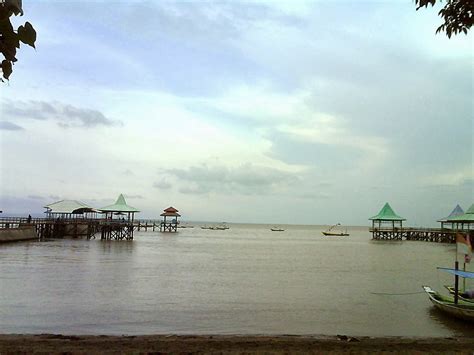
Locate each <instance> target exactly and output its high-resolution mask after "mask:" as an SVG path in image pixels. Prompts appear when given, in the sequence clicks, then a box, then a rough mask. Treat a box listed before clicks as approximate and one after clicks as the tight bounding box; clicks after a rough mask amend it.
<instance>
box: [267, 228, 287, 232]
mask: <svg viewBox="0 0 474 355" xmlns="http://www.w3.org/2000/svg"><path fill="white" fill-rule="evenodd" d="M270 230H271V231H272V232H284V231H285V230H284V229H281V228H278V227H273V228H270Z"/></svg>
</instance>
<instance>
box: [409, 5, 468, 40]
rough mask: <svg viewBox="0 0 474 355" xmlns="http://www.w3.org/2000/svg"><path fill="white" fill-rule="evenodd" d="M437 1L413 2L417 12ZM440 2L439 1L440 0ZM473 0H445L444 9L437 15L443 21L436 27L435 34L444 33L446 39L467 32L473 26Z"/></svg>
mask: <svg viewBox="0 0 474 355" xmlns="http://www.w3.org/2000/svg"><path fill="white" fill-rule="evenodd" d="M436 1H437V0H415V4H416V5H417V8H416V9H417V10H418V9H420V8H422V7H428V5H431V6H434V5H435V4H436ZM440 1H441V0H440ZM473 13H474V0H447V1H446V4H445V5H444V7H443V8H442V9H441V10H440V11H439V13H438V15H439V16H441V17H442V18H443V20H444V23H443V24H442V25H441V26H439V27H438V29H437V30H436V33H438V32H443V31H444V32H446V35H447V36H448V38H451V35H453V34H454V35H457V34H458V33H461V32H464V33H465V34H467V31H469V29H470V28H471V26H472V24H473V22H474V21H473Z"/></svg>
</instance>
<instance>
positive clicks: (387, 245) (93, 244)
mask: <svg viewBox="0 0 474 355" xmlns="http://www.w3.org/2000/svg"><path fill="white" fill-rule="evenodd" d="M269 228H270V226H265V225H231V229H229V230H225V231H212V230H202V229H200V228H199V226H198V225H196V227H195V228H194V229H181V230H180V232H179V233H178V234H176V235H170V234H160V233H158V232H139V233H136V235H135V240H134V241H132V242H126V241H120V242H117V241H111V242H103V241H100V240H91V241H87V240H55V241H48V242H31V243H18V244H9V245H0V291H1V292H0V333H64V334H67V333H75V334H152V333H181V334H186V333H199V334H204V333H221V334H236V333H238V334H328V335H331V334H351V335H373V336H384V335H389V336H453V335H458V336H474V332H473V331H472V330H473V328H474V327H473V326H472V325H469V324H466V323H463V322H458V321H455V320H451V319H450V318H446V317H444V316H443V315H442V314H439V313H438V312H436V311H435V310H434V309H433V308H432V307H431V304H430V302H429V301H428V299H427V297H426V296H425V295H424V294H421V293H415V292H421V285H422V284H428V285H430V286H432V287H433V288H436V289H440V288H442V285H444V284H447V283H452V280H451V278H450V277H449V275H444V274H440V273H439V272H437V271H436V267H437V266H451V265H452V264H453V260H454V257H455V250H454V246H452V245H440V244H434V243H426V242H374V241H371V240H370V237H371V236H370V234H369V233H368V231H367V228H356V227H354V228H350V229H349V232H350V233H351V235H350V236H349V237H324V236H322V235H321V233H320V232H321V230H322V229H323V227H317V226H285V228H286V231H285V232H271V231H270V230H269ZM374 293H398V294H400V293H415V294H405V295H380V294H374Z"/></svg>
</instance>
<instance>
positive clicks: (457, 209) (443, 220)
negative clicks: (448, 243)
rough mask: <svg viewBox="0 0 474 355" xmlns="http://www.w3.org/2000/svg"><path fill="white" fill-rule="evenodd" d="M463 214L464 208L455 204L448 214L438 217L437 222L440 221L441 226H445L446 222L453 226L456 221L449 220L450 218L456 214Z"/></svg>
mask: <svg viewBox="0 0 474 355" xmlns="http://www.w3.org/2000/svg"><path fill="white" fill-rule="evenodd" d="M463 214H464V210H463V209H462V208H461V206H459V205H456V207H454V209H453V210H452V212H451V213H450V214H449V216H447V217H444V218H441V219H438V222H440V223H441V228H445V227H444V225H445V224H447V223H448V224H451V228H454V224H455V223H456V222H453V221H451V219H452V218H454V217H457V216H461V215H463Z"/></svg>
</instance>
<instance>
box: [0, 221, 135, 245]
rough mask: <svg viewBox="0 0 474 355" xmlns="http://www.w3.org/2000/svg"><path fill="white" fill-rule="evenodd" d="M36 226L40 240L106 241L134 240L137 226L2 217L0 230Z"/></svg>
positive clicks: (121, 223)
mask: <svg viewBox="0 0 474 355" xmlns="http://www.w3.org/2000/svg"><path fill="white" fill-rule="evenodd" d="M24 226H35V229H36V233H37V235H38V238H39V239H50V238H65V237H71V238H86V239H92V238H95V237H96V235H97V234H100V237H101V239H104V240H132V239H133V231H134V229H135V225H134V224H133V223H127V222H124V221H121V220H106V219H82V218H77V219H50V218H31V219H29V218H24V217H2V218H0V228H19V227H24Z"/></svg>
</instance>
